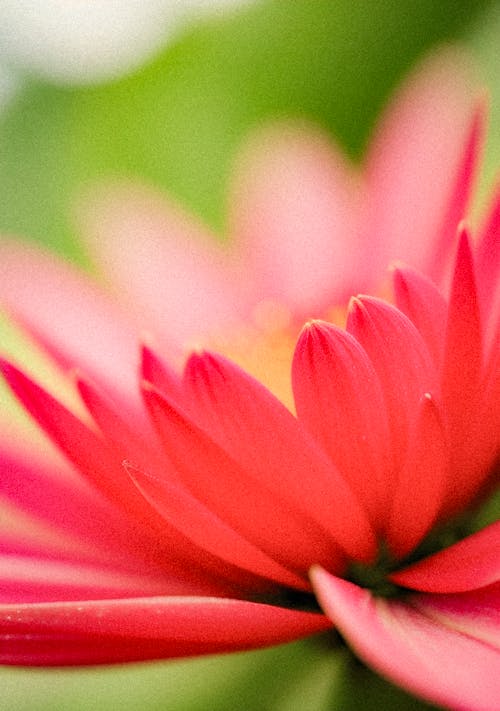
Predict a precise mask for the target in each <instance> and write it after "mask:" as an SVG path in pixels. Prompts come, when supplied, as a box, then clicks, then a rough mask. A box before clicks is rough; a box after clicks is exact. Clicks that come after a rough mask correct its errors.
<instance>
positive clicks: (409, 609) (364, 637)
mask: <svg viewBox="0 0 500 711" xmlns="http://www.w3.org/2000/svg"><path fill="white" fill-rule="evenodd" d="M312 581H313V586H314V588H315V590H316V594H317V596H318V599H319V602H320V604H321V606H322V608H323V609H324V610H325V612H326V614H327V615H328V616H329V617H330V619H331V620H332V622H333V623H334V624H335V625H336V627H337V629H338V630H339V631H340V632H341V634H342V635H343V636H344V637H345V639H346V641H347V642H348V644H350V645H351V646H352V647H353V649H354V651H355V652H356V653H357V654H358V655H359V656H360V657H361V658H362V659H363V661H364V662H365V663H366V664H368V665H369V666H372V667H374V668H375V669H376V670H377V671H378V672H379V673H380V674H382V675H383V676H386V677H388V678H389V679H390V680H391V681H393V682H395V683H396V684H399V685H401V686H402V687H404V688H406V689H408V690H409V691H411V692H413V693H415V694H417V695H419V696H423V697H424V698H425V699H427V700H429V701H431V702H434V703H437V704H442V705H443V706H445V707H447V708H453V709H457V711H493V709H495V708H497V705H498V699H499V698H500V650H499V649H498V647H496V648H494V647H493V646H490V645H489V644H486V643H484V642H483V641H482V640H481V639H477V638H474V637H473V636H470V635H469V634H463V633H462V632H461V631H460V630H458V629H455V628H453V627H452V626H448V625H445V624H441V623H440V622H438V621H436V620H435V619H433V618H431V617H430V616H428V615H427V614H426V613H425V607H424V608H423V610H422V609H421V608H420V607H415V606H413V605H412V603H411V599H408V600H407V602H406V603H402V602H399V601H396V600H387V599H383V598H374V597H372V595H371V594H370V592H369V591H368V590H363V589H362V588H359V587H358V586H357V585H353V584H352V583H349V582H347V581H345V580H341V579H339V578H335V577H333V576H332V575H330V574H329V573H327V572H326V571H324V570H322V569H320V568H318V569H316V570H314V571H313V572H312ZM421 597H423V598H424V599H425V596H417V601H418V600H420V599H421ZM443 600H446V598H445V596H443ZM445 604H446V602H445ZM452 605H453V602H452V601H450V606H452ZM478 615H479V617H480V616H481V610H480V609H479V610H478Z"/></svg>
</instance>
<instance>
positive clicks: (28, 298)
mask: <svg viewBox="0 0 500 711" xmlns="http://www.w3.org/2000/svg"><path fill="white" fill-rule="evenodd" d="M0 261H1V263H2V279H1V281H0V302H2V304H3V305H4V306H6V307H7V309H8V310H9V312H10V313H11V314H12V315H13V316H14V318H15V319H16V320H17V321H18V322H19V323H20V324H21V325H22V326H24V327H25V328H26V329H27V330H28V332H29V333H30V334H31V335H32V336H34V338H35V339H36V340H37V341H38V342H39V343H41V345H43V346H44V347H45V348H46V349H47V350H48V352H49V353H50V354H51V355H52V356H53V357H55V358H56V360H57V361H58V362H59V363H60V364H61V366H62V367H63V368H65V369H71V368H74V367H75V365H77V366H79V367H81V368H83V369H84V370H85V371H86V372H87V373H89V374H90V375H91V377H92V378H93V379H94V380H95V381H96V382H98V383H100V384H101V385H102V386H103V387H104V388H106V389H108V391H109V390H111V392H113V393H114V394H115V396H116V397H118V399H119V401H120V402H121V399H122V398H124V397H127V398H128V399H130V397H131V396H135V398H136V400H137V377H136V370H135V363H136V361H137V345H136V339H135V336H134V329H133V326H132V323H131V322H130V321H129V320H128V318H127V317H126V315H125V314H124V313H123V312H122V311H121V310H120V309H119V308H118V306H117V305H116V304H114V303H113V302H112V301H111V299H109V297H107V296H106V295H105V294H104V293H103V292H101V291H100V290H99V289H98V287H97V286H95V285H93V284H92V283H91V281H90V279H88V278H87V277H86V276H85V275H84V274H83V273H79V272H78V271H76V270H75V269H73V268H71V267H70V266H69V265H68V264H66V263H63V262H60V261H58V260H57V259H56V258H55V257H54V256H53V255H50V256H49V255H48V254H44V253H43V252H41V251H39V250H37V249H35V248H34V247H28V246H21V245H20V244H14V243H11V242H5V241H4V242H2V244H1V246H0ZM82 314H85V317H84V318H82Z"/></svg>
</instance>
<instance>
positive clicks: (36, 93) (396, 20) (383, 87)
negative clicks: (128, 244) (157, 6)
mask: <svg viewBox="0 0 500 711" xmlns="http://www.w3.org/2000/svg"><path fill="white" fill-rule="evenodd" d="M490 4H491V3H490V2H488V0H468V2H458V3H457V2H456V0H442V2H439V3H436V2H434V0H419V2H414V1H413V0H407V1H406V2H394V0H379V2H377V3H372V2H370V0H357V1H355V2H353V1H352V0H336V2H333V1H332V0H315V1H314V2H310V1H309V0H293V1H287V2H284V1H283V0H275V1H273V2H260V3H259V2H257V3H255V4H252V3H250V4H249V6H248V7H245V8H243V9H242V10H240V11H238V12H235V13H234V14H232V15H229V16H227V17H222V18H219V19H216V20H211V21H207V22H205V23H204V24H203V25H200V26H197V27H194V28H192V29H191V30H190V31H189V32H186V33H185V35H184V36H183V37H182V38H180V39H179V41H178V42H177V43H176V44H175V45H174V46H170V47H169V48H168V49H166V50H165V51H164V52H163V54H162V55H161V56H159V57H158V58H157V59H156V60H155V61H153V62H152V63H150V64H149V65H148V66H146V67H144V68H143V69H142V70H141V71H139V72H137V73H136V74H134V75H133V76H129V77H126V78H124V79H122V80H120V81H118V82H116V83H114V84H111V85H103V86H99V87H94V88H82V89H71V88H70V89H68V88H58V87H54V86H47V85H42V84H34V83H31V84H30V85H29V86H27V87H26V89H25V91H24V92H23V93H22V94H21V95H20V97H19V99H18V101H17V102H15V103H14V104H13V105H12V107H11V109H10V110H9V111H7V113H6V115H5V116H4V117H3V121H2V122H0V157H1V160H0V193H1V195H2V201H1V206H0V229H2V230H3V231H8V232H14V233H17V234H20V235H24V236H27V237H31V238H34V239H37V240H40V241H43V242H44V243H45V244H47V245H49V246H50V247H51V248H54V249H56V250H59V251H61V252H62V253H63V254H65V255H67V256H70V257H73V258H81V253H80V252H79V249H78V243H77V241H76V240H75V236H74V229H73V225H72V224H71V204H72V200H73V199H74V198H75V196H77V195H78V193H79V190H80V188H81V186H82V185H88V184H92V183H93V182H95V181H96V180H102V179H105V178H106V177H109V176H116V175H132V176H140V177H141V178H143V179H146V180H150V181H152V182H153V183H155V184H157V185H158V186H161V187H162V188H164V189H166V190H168V191H169V192H171V193H172V194H174V195H175V196H177V197H178V198H179V199H180V200H181V201H182V202H184V203H185V204H186V205H188V206H190V207H191V208H192V209H193V210H194V211H195V212H197V213H198V214H199V215H200V216H201V217H203V218H204V219H205V220H207V221H208V222H209V223H210V224H211V225H213V226H214V227H216V228H217V229H219V230H221V229H222V228H223V218H224V213H225V205H224V195H225V193H224V191H225V185H226V183H227V178H228V175H229V172H230V169H231V162H232V160H233V157H234V153H235V151H236V149H237V147H238V146H239V145H240V143H241V141H242V139H243V137H244V136H245V134H246V133H247V132H248V131H249V130H250V129H251V127H252V126H254V125H255V124H257V123H259V122H262V121H264V120H271V119H272V118H275V117H278V116H283V115H294V116H297V115H298V116H306V117H308V118H311V119H313V120H316V121H318V122H319V123H320V124H322V125H323V126H324V127H326V128H327V129H328V130H330V131H331V132H332V133H333V134H334V135H336V136H337V138H338V139H339V140H340V141H341V142H342V143H343V145H344V146H345V147H346V149H347V151H348V152H349V153H350V154H351V155H353V156H354V157H357V156H359V155H360V153H361V152H362V150H363V146H364V144H365V142H366V140H367V136H368V134H369V131H370V128H371V127H372V125H373V122H374V120H375V117H376V115H377V113H378V111H379V109H380V107H381V105H382V103H383V102H384V101H385V99H386V98H387V95H388V93H389V91H390V90H391V89H392V88H393V87H394V85H395V83H396V82H397V81H398V80H399V79H400V78H401V76H402V75H403V74H404V73H405V72H406V71H407V69H408V68H409V66H410V65H411V64H412V63H414V61H415V59H416V58H417V57H418V56H419V55H421V54H422V53H423V52H424V51H425V50H427V49H429V47H431V46H432V45H434V44H436V43H440V42H443V41H445V40H450V39H456V38H457V37H460V36H463V35H464V34H465V33H466V32H467V28H468V27H469V26H470V23H471V22H472V21H476V20H477V19H478V18H479V17H480V16H481V13H482V12H484V10H485V9H487V8H488V7H489V6H490Z"/></svg>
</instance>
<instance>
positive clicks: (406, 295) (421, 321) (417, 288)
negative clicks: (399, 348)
mask: <svg viewBox="0 0 500 711" xmlns="http://www.w3.org/2000/svg"><path fill="white" fill-rule="evenodd" d="M393 279H394V291H395V297H396V305H397V307H398V309H399V310H400V311H402V312H403V313H404V314H406V316H408V318H409V319H410V321H412V323H414V324H415V326H416V327H417V329H418V331H419V333H420V335H421V336H422V338H423V339H424V341H425V343H426V344H427V348H428V349H429V353H430V354H431V356H432V358H433V360H434V363H435V364H436V368H437V369H438V371H439V372H440V371H441V365H442V362H443V353H444V345H445V341H444V330H445V328H446V317H447V311H448V306H447V303H446V300H445V298H444V296H443V295H442V294H441V293H440V292H439V290H438V289H437V287H436V286H435V285H434V284H433V283H432V282H431V280H430V279H428V278H427V277H426V276H425V275H424V274H421V273H420V272H417V271H416V270H414V269H411V268H410V267H403V266H399V267H396V268H395V269H394V271H393Z"/></svg>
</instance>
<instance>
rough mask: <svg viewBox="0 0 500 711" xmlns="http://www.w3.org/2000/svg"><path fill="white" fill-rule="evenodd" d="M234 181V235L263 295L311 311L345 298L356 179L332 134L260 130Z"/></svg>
mask: <svg viewBox="0 0 500 711" xmlns="http://www.w3.org/2000/svg"><path fill="white" fill-rule="evenodd" d="M235 183H236V184H235V188H234V197H233V200H232V202H233V204H234V205H235V209H234V210H233V214H232V220H231V224H232V234H233V235H234V237H235V240H236V243H237V245H239V246H241V249H242V253H243V257H242V259H243V263H244V264H246V265H247V268H248V269H249V271H250V273H251V274H252V275H254V278H255V279H256V280H257V285H256V287H255V288H256V290H257V295H258V297H259V298H260V299H262V300H274V301H276V302H278V303H279V304H282V305H284V306H286V307H288V308H289V309H290V310H291V312H292V313H293V314H294V315H299V316H303V315H304V316H306V317H309V316H312V315H318V312H320V311H322V310H323V309H324V308H325V307H327V306H331V305H332V304H334V303H337V302H338V301H339V300H343V299H345V298H346V297H347V295H348V294H349V293H350V290H351V289H352V284H353V280H354V278H355V276H356V277H358V278H359V268H358V259H357V255H358V250H357V248H356V245H357V232H356V222H357V212H358V203H357V197H358V196H357V185H356V181H355V178H354V172H353V170H352V168H351V166H349V165H347V162H346V160H345V158H344V157H343V156H342V155H341V153H340V151H337V150H335V147H334V146H333V145H331V143H330V141H329V139H327V138H326V137H325V136H324V135H323V134H322V133H320V132H319V131H318V129H317V128H315V127H310V126H307V127H303V126H300V125H292V124H282V125H279V124H278V125H276V126H273V127H271V128H269V129H267V130H264V131H261V132H260V133H259V134H257V135H256V136H255V137H254V139H253V141H252V142H251V143H250V145H249V147H248V150H247V152H246V154H245V155H244V156H243V159H242V161H241V166H240V171H239V175H238V176H237V179H236V181H235ZM361 278H362V277H361Z"/></svg>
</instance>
